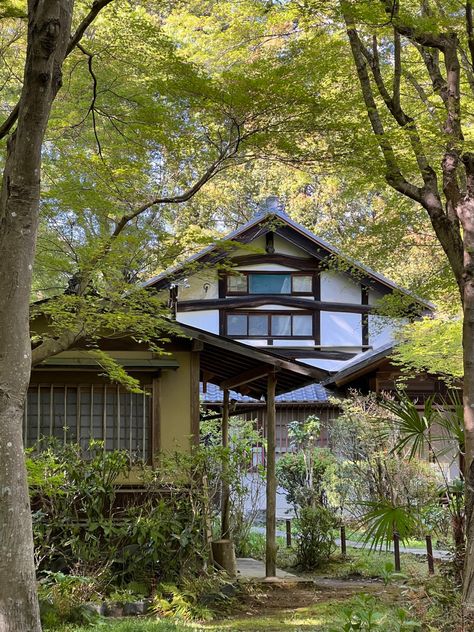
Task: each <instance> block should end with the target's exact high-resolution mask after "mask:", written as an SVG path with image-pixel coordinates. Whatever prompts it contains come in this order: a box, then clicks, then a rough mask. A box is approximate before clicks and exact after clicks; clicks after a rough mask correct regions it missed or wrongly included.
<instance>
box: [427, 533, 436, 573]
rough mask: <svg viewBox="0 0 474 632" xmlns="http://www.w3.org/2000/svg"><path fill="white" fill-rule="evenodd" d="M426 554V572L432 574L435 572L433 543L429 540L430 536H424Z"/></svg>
mask: <svg viewBox="0 0 474 632" xmlns="http://www.w3.org/2000/svg"><path fill="white" fill-rule="evenodd" d="M426 554H427V558H428V572H429V574H430V575H433V574H434V572H435V568H434V557H433V543H432V541H431V536H430V535H427V536H426Z"/></svg>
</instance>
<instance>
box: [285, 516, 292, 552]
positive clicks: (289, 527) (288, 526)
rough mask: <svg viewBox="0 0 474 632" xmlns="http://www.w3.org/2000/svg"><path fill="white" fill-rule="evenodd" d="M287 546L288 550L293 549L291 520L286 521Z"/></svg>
mask: <svg viewBox="0 0 474 632" xmlns="http://www.w3.org/2000/svg"><path fill="white" fill-rule="evenodd" d="M286 546H287V548H290V547H291V520H290V519H287V521H286Z"/></svg>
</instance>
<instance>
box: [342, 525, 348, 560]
mask: <svg viewBox="0 0 474 632" xmlns="http://www.w3.org/2000/svg"><path fill="white" fill-rule="evenodd" d="M341 553H342V555H346V554H347V543H346V527H345V526H344V525H341Z"/></svg>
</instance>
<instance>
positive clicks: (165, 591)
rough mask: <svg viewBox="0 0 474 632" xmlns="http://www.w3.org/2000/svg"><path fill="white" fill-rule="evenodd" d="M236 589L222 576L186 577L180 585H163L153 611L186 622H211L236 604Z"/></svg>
mask: <svg viewBox="0 0 474 632" xmlns="http://www.w3.org/2000/svg"><path fill="white" fill-rule="evenodd" d="M234 593H235V588H234V586H233V585H232V584H231V583H230V582H228V581H226V580H225V579H223V577H222V576H220V575H213V576H201V577H198V578H195V579H191V578H185V579H183V580H182V582H181V583H180V585H179V586H177V585H176V584H169V583H167V584H165V583H164V584H160V585H159V586H158V589H157V592H156V595H155V598H154V600H153V611H154V612H155V613H156V614H157V615H159V616H161V617H173V618H176V619H181V620H183V621H194V620H201V621H210V620H212V619H213V618H214V616H215V614H216V613H219V614H220V615H222V614H223V611H225V610H226V609H227V608H228V607H229V605H230V604H231V603H232V598H233V595H234Z"/></svg>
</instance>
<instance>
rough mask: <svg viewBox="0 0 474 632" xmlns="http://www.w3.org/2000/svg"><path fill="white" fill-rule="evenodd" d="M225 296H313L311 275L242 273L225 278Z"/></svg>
mask: <svg viewBox="0 0 474 632" xmlns="http://www.w3.org/2000/svg"><path fill="white" fill-rule="evenodd" d="M227 294H313V275H312V274H300V273H295V272H243V273H241V274H239V275H232V276H228V277H227Z"/></svg>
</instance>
